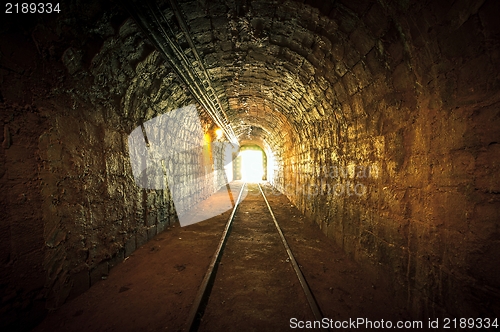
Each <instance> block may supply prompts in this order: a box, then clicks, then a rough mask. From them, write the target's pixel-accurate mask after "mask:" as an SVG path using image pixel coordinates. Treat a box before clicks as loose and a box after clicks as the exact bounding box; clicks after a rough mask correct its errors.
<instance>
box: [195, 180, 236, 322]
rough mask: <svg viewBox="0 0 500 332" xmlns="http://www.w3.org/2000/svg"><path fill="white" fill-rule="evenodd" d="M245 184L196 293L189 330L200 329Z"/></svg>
mask: <svg viewBox="0 0 500 332" xmlns="http://www.w3.org/2000/svg"><path fill="white" fill-rule="evenodd" d="M245 185H246V183H243V186H242V187H241V190H240V194H239V195H238V199H237V200H236V203H235V204H234V208H233V211H232V212H231V216H230V217H229V219H228V221H227V222H226V227H224V231H223V232H222V236H221V239H220V241H219V245H218V246H217V250H216V251H215V254H214V256H213V257H212V261H211V262H210V265H209V266H208V270H207V273H206V274H205V277H204V278H203V281H202V282H201V286H200V288H199V289H198V293H197V294H196V297H195V299H194V302H193V305H192V307H191V310H190V311H189V315H188V319H187V324H186V329H187V331H196V330H197V329H198V325H199V323H200V322H199V321H200V318H201V316H203V311H204V308H203V307H204V306H205V305H206V304H207V302H208V297H209V295H210V291H211V290H212V285H210V283H211V282H213V280H214V278H215V275H216V272H217V267H218V262H219V261H220V258H221V256H222V249H223V248H224V245H225V244H226V241H227V238H228V236H229V229H230V228H231V224H232V222H233V219H234V215H235V214H236V210H237V209H238V205H239V204H240V200H241V195H242V194H243V191H244V190H245Z"/></svg>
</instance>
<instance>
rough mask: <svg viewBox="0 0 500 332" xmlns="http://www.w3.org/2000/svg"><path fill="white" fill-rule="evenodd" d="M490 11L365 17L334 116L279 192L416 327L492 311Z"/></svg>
mask: <svg viewBox="0 0 500 332" xmlns="http://www.w3.org/2000/svg"><path fill="white" fill-rule="evenodd" d="M498 9H499V8H498V4H497V3H496V2H493V1H486V2H484V3H483V2H482V1H478V2H477V3H475V4H472V3H470V2H467V3H466V2H456V3H454V5H453V6H451V7H450V4H444V3H439V4H438V3H436V2H433V3H432V4H431V3H429V4H425V5H424V4H422V5H417V4H412V5H411V6H408V7H403V8H401V7H398V6H394V7H392V6H387V7H385V8H384V7H383V2H381V5H377V4H373V6H371V8H370V9H369V10H367V11H364V12H363V11H362V12H361V14H360V15H359V18H360V22H358V23H356V27H350V28H349V29H348V31H346V33H347V35H348V36H349V42H347V43H345V44H343V45H347V44H351V50H350V51H348V52H347V51H344V56H343V57H341V61H340V62H344V63H345V66H344V67H343V68H344V69H343V72H344V74H343V75H342V77H341V78H340V79H336V80H332V81H333V82H332V85H331V89H332V91H328V90H327V91H325V95H326V100H327V102H328V104H330V105H331V106H335V105H339V104H338V103H340V105H341V106H340V107H338V108H330V110H331V112H333V113H337V116H333V115H329V116H328V115H325V116H323V117H322V119H321V120H318V121H313V122H312V123H307V120H306V119H304V126H303V127H302V128H301V130H299V134H298V137H300V138H303V139H300V143H299V144H297V145H296V146H295V148H292V149H289V150H287V151H285V155H286V158H284V175H285V177H284V179H283V184H282V185H281V188H282V190H283V191H284V192H285V193H287V195H288V196H289V197H290V198H291V200H292V201H293V202H295V203H296V204H297V205H298V206H299V207H300V208H301V209H302V211H303V212H304V213H306V214H307V215H310V216H313V217H314V218H315V219H316V221H317V223H318V224H319V226H320V227H321V228H322V230H323V231H324V233H325V234H326V235H328V236H329V237H331V238H333V239H334V240H335V241H336V242H337V243H338V244H339V245H341V246H342V247H343V248H344V250H345V251H346V252H347V253H349V254H351V255H352V257H354V258H356V259H357V260H358V261H360V262H363V263H364V264H365V266H371V268H372V270H373V271H374V273H375V274H376V275H378V278H379V279H380V282H381V283H383V284H386V285H387V286H388V287H390V288H391V289H393V291H394V294H395V298H399V299H401V301H402V302H403V303H404V302H406V303H407V305H408V306H409V308H410V309H411V311H412V312H413V313H414V315H415V317H436V316H440V315H441V316H442V315H448V316H450V315H451V316H453V317H465V316H468V317H469V316H470V317H481V316H495V315H498V313H499V312H500V297H499V295H500V292H499V290H500V284H499V280H500V269H499V268H498V266H500V265H499V264H498V263H499V259H498V257H500V249H499V248H500V247H499V246H498V235H499V224H498V222H499V220H500V219H499V214H498V213H499V212H498V211H500V200H499V197H498V192H499V188H500V187H499V186H500V182H499V179H500V178H499V177H498V171H499V167H500V163H499V162H500V149H499V145H498V137H499V136H498V134H499V133H500V103H499V97H500V96H499V94H498V91H499V87H500V81H499V76H498V74H499V71H498V68H499V66H498V65H499V58H498V39H497V40H496V41H493V39H494V38H497V37H498V36H499V31H500V29H499V25H498V23H495V22H494V20H493V19H492V16H491V12H496V13H498ZM374 11H376V12H384V13H386V14H387V15H388V16H392V19H387V20H381V18H383V15H380V14H378V15H377V16H376V17H374V16H372V12H374ZM437 13H441V14H442V15H438V14H437ZM363 15H364V16H363ZM374 18H376V19H377V20H376V21H373V19H374ZM396 18H397V19H396ZM417 18H418V19H417ZM440 22H446V23H443V24H440ZM346 29H347V28H346ZM494 36H495V37H494ZM348 54H351V55H348ZM333 65H334V63H332V66H333ZM325 66H327V64H325ZM324 75H325V76H324V77H325V78H327V79H328V73H325V74H324ZM339 117H340V118H339ZM306 123H307V124H306ZM356 189H357V190H356Z"/></svg>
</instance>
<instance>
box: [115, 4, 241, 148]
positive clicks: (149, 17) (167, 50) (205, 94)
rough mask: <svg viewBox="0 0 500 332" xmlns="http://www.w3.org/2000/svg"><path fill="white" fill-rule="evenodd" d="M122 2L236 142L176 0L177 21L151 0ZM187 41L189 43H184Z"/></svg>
mask: <svg viewBox="0 0 500 332" xmlns="http://www.w3.org/2000/svg"><path fill="white" fill-rule="evenodd" d="M125 5H126V7H127V9H128V11H129V12H130V14H131V15H132V17H133V18H134V19H135V21H136V22H137V24H138V25H139V27H140V28H141V29H142V30H143V31H144V33H145V34H146V35H147V36H148V37H149V39H150V41H151V42H152V43H153V45H154V46H155V47H156V48H157V50H158V51H159V52H160V53H161V54H162V55H163V56H164V58H165V59H166V60H167V61H168V63H169V64H170V65H171V67H172V69H173V70H174V71H175V73H176V74H177V76H178V77H179V78H180V79H181V80H182V81H183V82H184V83H185V84H186V86H187V88H188V89H189V91H190V92H191V93H192V94H193V96H194V98H195V99H196V101H198V102H199V103H200V104H201V105H202V106H203V107H204V108H205V110H206V111H207V112H208V114H209V115H210V117H211V118H212V119H213V121H214V122H215V123H216V124H217V125H218V126H219V127H220V128H221V129H222V130H223V132H224V134H225V135H226V138H227V139H228V140H229V141H230V142H231V143H233V144H236V145H238V139H237V136H236V135H235V133H234V131H233V129H232V127H231V125H230V122H229V119H228V117H227V115H226V113H225V112H224V110H223V108H222V105H221V103H220V100H219V98H218V96H217V94H216V93H215V90H214V88H213V87H212V82H211V79H210V75H209V74H208V71H207V69H206V68H205V66H204V64H203V61H202V59H201V57H200V55H199V53H198V51H197V50H196V47H195V45H194V43H193V40H192V38H191V36H190V34H189V29H188V27H187V25H186V23H185V22H184V19H183V17H182V13H181V12H180V10H179V7H178V6H177V3H176V2H175V0H170V6H171V8H170V10H171V11H172V13H173V14H174V16H175V18H176V21H174V20H172V19H169V18H167V16H165V13H164V10H165V9H161V8H160V7H159V6H158V3H157V2H156V1H154V0H146V1H139V0H127V1H125ZM186 44H187V45H188V46H184V47H183V45H186Z"/></svg>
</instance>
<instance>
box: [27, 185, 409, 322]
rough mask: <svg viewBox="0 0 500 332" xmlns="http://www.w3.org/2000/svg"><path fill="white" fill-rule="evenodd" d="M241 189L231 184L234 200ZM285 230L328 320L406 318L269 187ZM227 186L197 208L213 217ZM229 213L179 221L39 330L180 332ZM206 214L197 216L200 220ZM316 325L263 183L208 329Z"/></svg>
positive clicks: (246, 213) (248, 202)
mask: <svg viewBox="0 0 500 332" xmlns="http://www.w3.org/2000/svg"><path fill="white" fill-rule="evenodd" d="M240 186H241V183H233V185H232V188H233V195H234V192H236V191H237V190H238V189H239V187H240ZM264 188H265V192H267V197H268V200H269V203H270V205H271V207H272V208H273V211H274V213H275V215H276V218H277V220H278V222H279V223H280V225H281V227H282V230H283V233H284V234H285V237H286V238H287V241H288V243H289V245H290V247H291V249H292V251H293V252H294V255H295V257H296V259H297V262H298V263H299V265H300V267H301V269H302V272H303V273H304V276H305V278H306V280H307V281H308V283H309V285H310V287H311V290H312V292H313V294H314V295H315V297H316V299H317V301H318V304H319V306H320V308H321V310H322V312H323V314H324V316H325V317H328V318H331V319H333V320H349V319H356V318H358V317H365V318H369V319H373V320H380V319H392V320H397V319H405V318H407V317H408V315H407V313H406V312H405V310H404V309H402V308H397V307H394V304H393V303H394V301H393V298H392V296H391V295H390V294H388V293H387V292H385V291H384V288H383V287H380V286H379V285H377V282H376V281H375V280H374V279H373V278H372V277H371V276H370V274H369V273H368V272H367V271H366V270H363V269H362V268H361V267H360V266H359V265H357V264H356V263H355V262H353V261H352V260H351V259H349V258H348V257H347V256H346V255H345V254H344V253H343V252H342V250H341V249H340V248H338V247H337V246H335V245H334V244H333V243H332V241H331V240H330V239H328V238H326V237H325V236H324V234H323V233H322V232H321V230H320V229H319V228H318V227H317V225H316V224H314V223H313V222H312V221H310V220H307V219H306V218H304V217H303V216H302V215H301V214H300V212H299V211H298V210H297V209H296V208H295V207H294V206H293V205H292V204H291V203H290V201H288V199H287V198H286V197H285V196H283V195H278V194H276V192H273V191H272V190H271V188H270V187H269V186H266V187H264ZM222 197H227V191H226V190H225V189H223V190H221V191H220V192H219V193H217V194H216V195H214V196H212V197H211V198H209V199H208V200H206V201H204V202H203V203H201V204H200V205H199V206H198V207H197V211H198V212H197V213H198V214H206V216H210V215H211V213H210V211H212V210H213V209H216V205H217V201H218V200H220V199H221V198H222ZM230 213H231V211H226V212H224V213H222V214H218V215H216V216H215V217H212V218H210V219H208V220H205V221H203V222H199V223H196V224H193V225H190V226H186V227H179V225H174V226H172V227H170V228H169V229H168V230H166V231H165V232H163V233H161V234H159V235H157V236H156V237H155V238H154V239H153V240H151V241H150V242H148V243H147V244H145V245H144V246H143V247H141V248H139V249H138V250H136V251H135V252H134V253H133V254H132V255H131V256H129V257H128V258H127V259H126V260H125V261H124V262H123V263H122V264H120V265H118V266H116V267H115V268H113V270H112V271H111V272H110V274H109V276H108V277H107V278H106V279H105V280H102V281H100V282H98V283H97V284H95V285H94V286H93V287H92V288H91V289H90V290H88V291H87V292H86V293H84V294H82V295H80V296H79V297H77V298H75V299H74V300H72V301H70V302H68V303H66V304H65V305H63V306H62V307H61V308H59V309H58V310H56V311H54V312H52V313H50V314H49V315H48V317H47V318H46V319H45V320H44V321H43V322H42V323H41V324H40V325H39V326H38V327H37V328H36V329H35V331H139V330H141V331H160V330H161V331H165V330H167V331H181V330H185V327H186V319H187V316H188V313H189V310H190V309H191V304H192V303H193V300H194V298H195V296H196V294H197V291H198V288H199V285H200V283H201V280H202V279H203V277H204V275H205V272H206V269H207V267H208V265H209V263H210V261H211V257H212V255H213V253H214V252H215V249H216V247H217V245H218V242H219V240H220V235H221V233H222V231H223V228H224V226H225V224H226V222H227V220H228V218H229V215H230ZM198 217H199V216H198ZM291 318H296V319H297V320H313V319H314V318H313V315H312V313H311V310H310V309H309V307H308V306H307V302H306V299H305V296H304V294H303V291H302V290H301V288H300V286H299V282H298V280H297V277H296V276H295V273H294V271H293V269H292V266H291V264H290V263H289V260H288V257H287V254H286V251H285V249H284V247H283V245H282V243H281V241H280V239H279V236H278V233H277V231H276V229H275V226H274V224H273V222H272V219H271V217H270V215H269V213H268V211H267V207H266V206H265V204H264V200H263V198H262V196H261V195H260V192H259V189H258V187H257V185H255V184H250V185H248V187H247V191H246V193H245V198H244V200H243V201H242V203H241V205H240V207H239V209H238V212H237V214H236V216H235V219H234V223H233V226H232V229H231V232H230V237H229V239H228V242H227V243H226V246H225V250H224V253H223V256H222V259H221V265H220V266H219V269H218V272H217V277H216V280H215V282H214V285H213V289H212V292H211V296H210V299H209V301H208V304H207V307H206V310H205V314H204V316H203V318H202V321H201V324H200V329H199V330H200V331H285V330H290V319H291Z"/></svg>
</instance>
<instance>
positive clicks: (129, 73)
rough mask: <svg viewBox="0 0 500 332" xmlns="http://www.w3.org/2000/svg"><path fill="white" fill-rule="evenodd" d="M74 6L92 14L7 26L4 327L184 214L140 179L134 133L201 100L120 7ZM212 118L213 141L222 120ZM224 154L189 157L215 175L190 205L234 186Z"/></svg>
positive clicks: (207, 126) (54, 300)
mask: <svg viewBox="0 0 500 332" xmlns="http://www.w3.org/2000/svg"><path fill="white" fill-rule="evenodd" d="M91 7H92V6H91ZM73 9H74V10H75V11H77V12H78V10H79V9H81V10H82V11H83V14H82V15H79V16H78V17H79V18H80V20H81V21H78V20H77V22H72V23H70V24H68V25H66V24H67V21H65V20H64V19H62V18H61V20H58V21H47V22H46V21H43V20H41V21H40V22H38V23H35V24H33V25H31V26H30V25H27V26H21V24H20V23H17V22H11V23H10V24H11V25H10V26H8V25H7V27H8V28H9V29H8V30H7V31H6V32H5V33H4V34H2V40H1V43H0V44H2V45H3V47H2V49H1V54H2V70H1V76H0V80H1V82H2V88H1V96H2V99H1V103H0V110H1V111H0V115H1V117H0V123H1V124H2V128H1V129H2V133H3V140H2V147H1V148H0V162H1V166H0V167H1V168H0V178H1V182H0V185H1V189H2V190H1V191H0V206H1V207H2V213H1V222H0V237H1V238H0V240H1V241H0V242H1V243H0V246H1V250H0V253H1V256H0V264H1V266H2V268H1V274H0V299H1V303H0V313H1V314H0V321H1V322H2V323H1V324H0V328H9V329H13V330H26V329H29V328H30V327H32V326H33V325H34V324H36V323H37V322H38V321H39V320H40V319H41V318H42V317H43V315H44V314H45V312H46V310H47V309H49V310H50V309H54V308H57V307H58V306H60V305H61V304H63V303H64V302H65V301H67V300H69V299H71V298H73V297H75V296H77V295H79V294H81V293H82V292H84V291H85V290H87V289H88V288H89V287H90V286H91V285H93V284H94V283H96V282H98V281H99V280H101V279H102V278H103V277H105V276H106V275H107V274H108V272H109V270H110V269H111V268H112V267H113V266H115V265H116V264H118V263H120V262H121V261H123V260H124V259H125V257H127V256H129V255H130V254H131V253H132V252H133V251H134V250H135V249H136V248H138V247H140V246H141V245H143V244H144V243H146V242H147V241H148V240H150V239H151V238H152V237H153V236H155V235H156V234H157V233H159V232H162V231H163V230H164V229H165V228H166V227H167V226H169V225H172V224H173V223H174V222H175V221H176V218H177V216H176V210H175V204H174V202H173V200H172V197H171V195H170V192H169V190H168V189H166V190H162V189H143V188H141V187H140V186H138V185H137V182H136V181H135V179H134V176H133V174H132V169H131V163H130V155H129V147H128V136H129V134H130V132H131V131H132V130H133V129H135V128H136V127H137V126H140V125H141V124H142V123H144V122H146V121H148V120H150V119H153V118H155V117H156V116H158V115H160V114H163V113H166V112H169V111H172V110H174V109H177V108H179V107H182V106H186V105H190V104H193V103H194V101H193V99H192V98H191V97H190V96H189V95H188V93H187V90H186V89H185V88H184V87H183V85H182V84H181V83H179V82H178V81H177V79H176V78H175V76H174V75H173V73H172V71H171V69H170V68H169V67H167V66H166V65H165V62H164V61H163V60H162V59H161V58H160V56H159V55H158V53H157V52H156V51H153V49H152V47H151V46H149V45H148V44H147V42H146V41H145V39H144V38H143V37H142V36H141V35H140V33H139V31H138V30H137V28H136V27H135V25H134V24H133V23H132V21H130V20H126V19H125V18H124V14H123V13H122V12H121V11H120V9H116V8H115V9H114V10H111V9H112V8H111V9H110V8H108V10H111V12H113V13H115V14H109V13H110V12H106V10H104V11H103V8H100V7H99V6H98V7H97V8H95V9H94V10H95V12H94V11H92V9H88V8H87V7H85V6H83V5H82V7H77V8H73ZM64 15H68V16H69V18H70V19H72V20H75V18H74V16H71V15H72V14H71V13H70V12H67V13H65V14H64ZM73 15H75V13H73ZM106 15H111V17H109V16H106ZM67 18H68V17H67ZM95 22H97V23H95ZM21 23H22V22H21ZM92 24H93V25H92ZM79 28H82V29H87V32H86V33H85V34H80V36H81V38H82V39H81V40H75V39H74V38H73V36H74V35H73V34H74V33H76V32H75V31H72V30H71V29H79ZM68 29H69V30H71V31H69V32H68ZM89 31H90V32H89ZM13 40H16V43H12V41H13ZM7 44H8V45H10V46H9V48H6V47H5V45H7ZM198 109H199V107H198ZM199 110H200V109H199ZM200 118H201V128H202V130H203V132H204V133H206V134H207V135H206V136H205V137H204V138H203V139H205V140H208V143H210V141H212V140H214V135H213V134H212V132H213V129H214V126H213V124H212V122H211V121H209V120H208V117H207V115H206V114H204V113H203V112H201V110H200ZM177 121H178V122H179V123H180V122H181V121H183V119H182V118H179V119H177ZM180 127H181V126H180ZM186 130H187V129H186ZM190 134H191V133H190V132H186V133H183V134H181V136H185V137H187V138H188V139H191V138H192V135H190ZM197 143H198V144H199V145H200V147H201V146H202V145H203V144H206V143H207V142H205V141H200V142H197ZM207 153H208V158H207ZM191 157H193V156H192V155H189V156H187V157H186V158H191ZM222 157H223V156H222V152H221V151H218V150H217V151H213V153H212V151H211V150H207V151H204V153H203V150H202V149H201V148H200V150H199V155H198V157H196V156H195V158H191V159H189V160H183V159H182V158H183V157H182V156H180V159H179V160H180V162H179V165H176V166H177V167H176V172H177V173H176V175H178V176H182V177H185V178H186V179H191V180H192V179H197V178H201V177H203V178H204V179H205V180H204V181H199V182H196V185H197V187H196V188H188V189H189V190H186V191H185V194H184V196H182V201H181V203H182V204H183V205H184V206H192V205H194V204H195V203H197V202H198V201H200V200H202V199H204V198H206V197H207V196H209V195H210V194H212V193H213V192H215V191H216V190H217V189H218V188H219V187H221V186H222V185H223V181H224V177H223V176H221V174H220V172H217V171H216V172H213V171H214V169H213V164H214V161H215V162H217V161H218V160H221V159H222ZM212 172H213V173H212ZM178 203H179V202H178Z"/></svg>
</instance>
